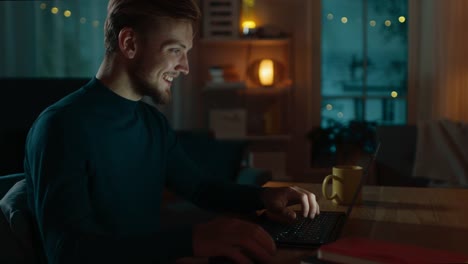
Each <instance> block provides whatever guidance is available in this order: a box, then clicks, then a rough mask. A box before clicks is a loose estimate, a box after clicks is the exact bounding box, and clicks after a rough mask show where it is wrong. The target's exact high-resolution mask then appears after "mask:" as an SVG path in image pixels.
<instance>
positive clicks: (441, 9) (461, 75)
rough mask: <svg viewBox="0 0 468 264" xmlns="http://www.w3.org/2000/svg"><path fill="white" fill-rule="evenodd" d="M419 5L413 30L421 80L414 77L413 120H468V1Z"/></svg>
mask: <svg viewBox="0 0 468 264" xmlns="http://www.w3.org/2000/svg"><path fill="white" fill-rule="evenodd" d="M418 5H419V12H420V13H419V14H418V15H419V17H417V19H419V21H418V22H417V23H414V24H413V25H415V28H413V31H412V33H413V34H414V36H413V40H415V42H417V44H416V45H415V44H414V43H413V45H411V47H412V50H411V52H410V55H411V53H412V54H413V55H414V57H415V58H413V60H414V59H415V60H417V61H418V62H417V63H415V64H414V65H415V66H414V67H413V68H412V69H413V70H414V71H413V73H412V75H413V76H414V77H413V78H417V80H413V82H411V81H410V89H414V90H415V93H414V98H413V100H412V101H413V102H414V103H415V104H414V105H413V107H415V108H416V114H415V117H414V119H415V120H413V121H424V120H440V119H450V120H453V121H459V122H468V103H466V101H467V100H468V48H467V47H468V34H467V31H466V25H468V16H466V13H467V12H468V1H466V0H449V1H442V0H422V1H421V0H420V1H419V4H418ZM416 38H418V39H417V40H416ZM410 68H411V66H410ZM410 107H411V106H410ZM410 119H411V118H410Z"/></svg>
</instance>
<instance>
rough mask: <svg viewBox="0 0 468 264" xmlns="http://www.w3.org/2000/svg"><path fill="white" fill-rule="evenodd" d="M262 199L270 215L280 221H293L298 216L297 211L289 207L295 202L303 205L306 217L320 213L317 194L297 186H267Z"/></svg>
mask: <svg viewBox="0 0 468 264" xmlns="http://www.w3.org/2000/svg"><path fill="white" fill-rule="evenodd" d="M261 199H262V201H263V204H264V205H265V209H266V210H267V213H268V215H269V216H270V217H272V218H276V219H277V220H279V221H292V220H294V219H295V218H296V213H295V212H294V211H293V210H291V209H290V208H288V206H290V205H293V204H301V205H302V213H303V216H304V217H310V218H314V217H315V216H316V215H318V214H319V213H320V209H319V205H318V203H317V200H316V199H315V195H314V194H313V193H311V192H309V191H307V190H304V189H302V188H299V187H297V186H292V187H276V188H273V187H265V189H264V190H263V192H262V196H261Z"/></svg>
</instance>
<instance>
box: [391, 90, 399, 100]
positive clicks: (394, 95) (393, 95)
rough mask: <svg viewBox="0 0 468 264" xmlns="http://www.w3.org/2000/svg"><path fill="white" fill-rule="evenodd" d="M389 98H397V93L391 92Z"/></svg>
mask: <svg viewBox="0 0 468 264" xmlns="http://www.w3.org/2000/svg"><path fill="white" fill-rule="evenodd" d="M390 96H391V97H393V98H397V97H398V93H397V92H396V91H392V93H391V94H390Z"/></svg>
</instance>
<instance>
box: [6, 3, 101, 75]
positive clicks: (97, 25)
mask: <svg viewBox="0 0 468 264" xmlns="http://www.w3.org/2000/svg"><path fill="white" fill-rule="evenodd" d="M106 8H107V1H103V0H97V1H96V0H94V1H92V0H79V1H78V0H75V1H6V2H0V14H1V16H0V17H1V18H0V21H1V24H0V34H1V35H2V36H3V38H2V41H1V44H0V45H1V46H0V58H1V60H0V77H90V76H93V75H94V73H95V72H96V71H97V69H98V67H99V65H100V62H101V60H102V58H103V55H104V40H103V39H104V37H103V34H104V33H103V23H104V19H105V16H106Z"/></svg>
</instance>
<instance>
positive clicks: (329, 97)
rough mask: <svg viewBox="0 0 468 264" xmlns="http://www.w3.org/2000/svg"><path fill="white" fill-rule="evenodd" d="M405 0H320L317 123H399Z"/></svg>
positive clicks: (403, 107)
mask: <svg viewBox="0 0 468 264" xmlns="http://www.w3.org/2000/svg"><path fill="white" fill-rule="evenodd" d="M407 22H408V0H392V1H382V0H346V1H343V0H322V37H321V39H322V43H321V46H322V51H321V52H322V62H321V65H322V66H321V68H322V73H321V74H322V76H321V77H322V79H321V80H322V84H321V86H322V87H321V94H322V105H321V120H322V121H321V126H322V127H330V126H333V125H334V124H337V123H339V124H343V125H344V124H348V123H349V122H350V121H367V122H375V123H376V124H405V123H406V115H407V114H406V113H407V98H406V94H407V76H408V75H407V72H408V69H407V61H408V59H407V57H408V43H407V28H408V27H407Z"/></svg>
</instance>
